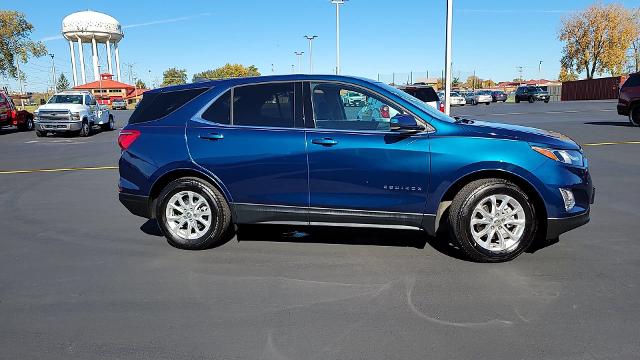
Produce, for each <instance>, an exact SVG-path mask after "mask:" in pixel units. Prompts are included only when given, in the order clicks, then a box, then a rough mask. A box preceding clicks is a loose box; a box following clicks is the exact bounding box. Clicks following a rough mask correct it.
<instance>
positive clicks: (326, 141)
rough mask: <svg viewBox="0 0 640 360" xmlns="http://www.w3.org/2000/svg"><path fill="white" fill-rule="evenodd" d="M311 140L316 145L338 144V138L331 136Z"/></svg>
mask: <svg viewBox="0 0 640 360" xmlns="http://www.w3.org/2000/svg"><path fill="white" fill-rule="evenodd" d="M311 142H312V143H314V144H316V145H322V146H333V145H337V144H338V140H333V139H331V138H324V139H313V140H311Z"/></svg>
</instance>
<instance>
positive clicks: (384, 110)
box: [380, 105, 391, 119]
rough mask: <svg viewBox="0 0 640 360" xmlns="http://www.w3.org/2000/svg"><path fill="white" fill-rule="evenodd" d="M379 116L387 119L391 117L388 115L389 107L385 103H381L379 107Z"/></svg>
mask: <svg viewBox="0 0 640 360" xmlns="http://www.w3.org/2000/svg"><path fill="white" fill-rule="evenodd" d="M380 116H382V117H383V118H385V119H388V118H390V117H391V116H389V107H388V106H387V105H382V106H381V107H380Z"/></svg>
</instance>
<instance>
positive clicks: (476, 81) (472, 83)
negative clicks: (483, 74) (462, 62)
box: [463, 75, 483, 89]
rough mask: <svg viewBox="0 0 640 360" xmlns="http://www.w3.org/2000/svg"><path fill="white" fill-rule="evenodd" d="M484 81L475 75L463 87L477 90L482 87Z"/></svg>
mask: <svg viewBox="0 0 640 360" xmlns="http://www.w3.org/2000/svg"><path fill="white" fill-rule="evenodd" d="M482 81H483V80H482V79H480V78H479V77H477V76H475V75H471V76H469V77H468V78H467V81H465V82H464V84H463V85H464V86H465V87H467V88H472V89H476V88H478V87H481V86H482Z"/></svg>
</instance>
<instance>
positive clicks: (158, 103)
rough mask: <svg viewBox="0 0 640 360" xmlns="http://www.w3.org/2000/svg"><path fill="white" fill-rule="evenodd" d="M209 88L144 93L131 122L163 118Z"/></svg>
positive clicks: (130, 119)
mask: <svg viewBox="0 0 640 360" xmlns="http://www.w3.org/2000/svg"><path fill="white" fill-rule="evenodd" d="M207 90H209V89H208V88H198V89H186V90H178V91H168V92H163V93H150V94H144V95H143V96H142V100H141V101H140V104H139V105H138V107H137V108H136V110H135V111H134V112H133V114H131V118H129V124H137V123H142V122H148V121H153V120H158V119H161V118H163V117H165V116H167V115H169V114H171V113H173V112H174V111H176V110H178V109H179V108H181V107H182V106H183V105H185V104H186V103H188V102H189V101H191V100H193V99H195V98H196V97H197V96H198V95H200V94H202V93H203V92H205V91H207Z"/></svg>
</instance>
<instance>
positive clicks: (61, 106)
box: [36, 104, 85, 112]
mask: <svg viewBox="0 0 640 360" xmlns="http://www.w3.org/2000/svg"><path fill="white" fill-rule="evenodd" d="M84 109H85V106H84V105H80V104H44V105H41V106H40V107H38V110H36V111H40V110H71V111H72V112H79V111H81V110H84Z"/></svg>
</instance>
